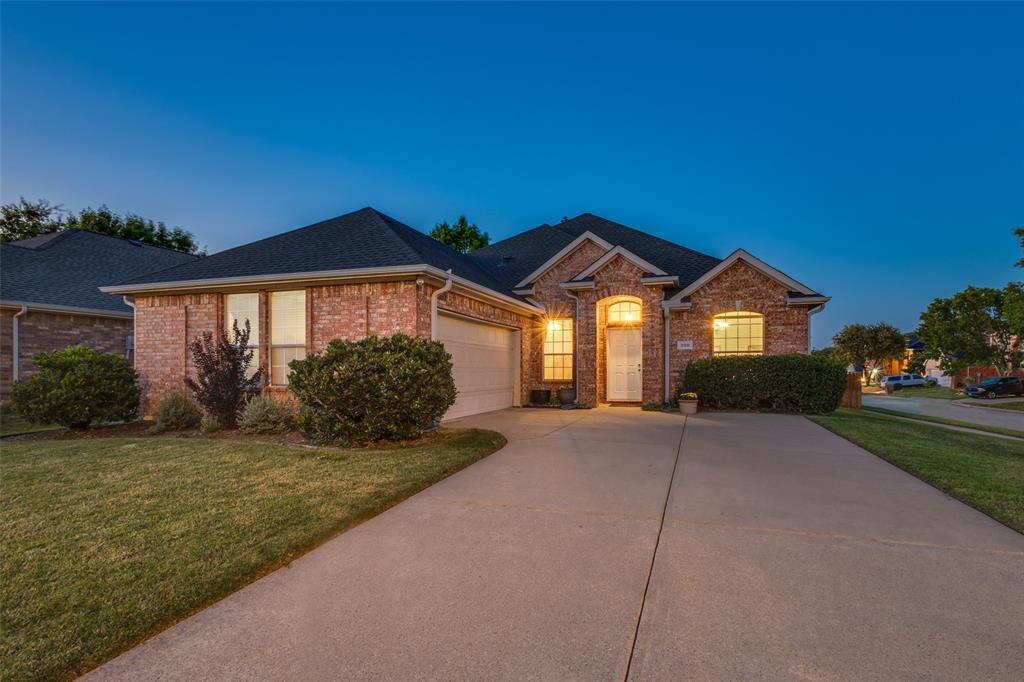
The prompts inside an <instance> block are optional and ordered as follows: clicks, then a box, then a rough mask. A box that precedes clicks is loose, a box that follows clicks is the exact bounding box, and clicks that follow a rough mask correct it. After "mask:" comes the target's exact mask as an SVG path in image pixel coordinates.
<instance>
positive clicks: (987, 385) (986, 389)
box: [964, 377, 1024, 398]
mask: <svg viewBox="0 0 1024 682" xmlns="http://www.w3.org/2000/svg"><path fill="white" fill-rule="evenodd" d="M964 393H965V394H967V395H969V396H971V397H972V398H998V397H1000V396H1004V395H1024V383H1021V380H1020V378H1019V377H992V378H991V379H985V380H984V381H982V382H981V383H980V384H974V385H973V386H968V387H967V388H965V389H964Z"/></svg>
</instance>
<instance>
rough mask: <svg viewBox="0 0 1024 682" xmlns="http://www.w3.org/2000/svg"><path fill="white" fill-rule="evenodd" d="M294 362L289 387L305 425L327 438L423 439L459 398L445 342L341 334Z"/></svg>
mask: <svg viewBox="0 0 1024 682" xmlns="http://www.w3.org/2000/svg"><path fill="white" fill-rule="evenodd" d="M290 367H291V370H292V374H291V379H290V381H289V388H290V389H291V391H292V393H294V394H295V395H296V396H298V397H299V400H301V401H302V412H301V414H300V416H299V426H300V427H301V428H302V430H303V432H305V433H307V434H308V435H310V436H312V437H313V438H314V439H316V440H317V441H320V442H327V443H335V444H338V445H368V444H371V443H375V442H377V441H383V440H405V439H410V438H417V437H418V436H419V435H420V434H422V433H423V430H424V429H426V428H428V427H430V426H431V425H433V424H435V423H436V422H437V421H438V420H440V419H441V417H443V416H444V413H445V412H447V411H448V408H449V407H451V406H452V405H453V404H454V403H455V395H456V391H455V380H454V379H453V377H452V359H451V355H449V354H448V352H447V351H445V349H444V345H443V344H442V343H440V342H439V341H427V340H424V339H417V338H412V337H410V336H406V335H405V334H395V335H394V336H389V337H377V336H370V337H368V338H365V339H362V340H360V341H343V340H341V339H335V340H334V341H331V342H330V343H329V344H328V345H327V348H326V349H325V350H324V352H323V353H318V354H313V355H310V356H308V357H306V358H305V359H304V360H293V361H292V362H291V364H290Z"/></svg>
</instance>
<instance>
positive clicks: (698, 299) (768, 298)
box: [645, 261, 809, 389]
mask: <svg viewBox="0 0 1024 682" xmlns="http://www.w3.org/2000/svg"><path fill="white" fill-rule="evenodd" d="M788 293H789V292H788V291H787V290H786V288H785V287H784V286H782V285H781V284H779V283H778V282H776V281H775V280H774V279H772V278H770V277H768V276H767V275H765V274H763V273H761V272H760V271H758V270H755V269H754V268H752V267H751V266H749V265H747V264H746V263H744V262H743V261H737V262H736V263H734V264H733V265H732V266H731V267H730V268H729V269H727V270H725V271H724V272H722V273H721V274H720V275H718V277H715V278H714V279H713V280H711V281H710V282H708V283H707V284H705V285H704V286H703V287H701V288H700V289H698V290H697V291H695V292H694V293H693V295H692V296H691V297H690V302H691V307H690V309H689V310H673V311H672V312H671V317H670V322H669V382H670V388H673V389H674V388H675V385H676V384H677V383H678V382H679V378H680V376H681V374H682V372H683V370H684V369H686V365H687V364H688V363H689V362H690V360H693V359H694V358H704V357H709V356H710V355H711V353H712V343H713V331H712V318H713V317H714V316H715V315H717V314H719V313H724V312H730V311H736V310H745V311H751V312H756V313H761V314H762V315H764V344H765V348H764V352H765V354H766V355H780V354H784V353H806V352H807V350H808V348H807V344H808V325H809V318H808V315H807V312H808V311H807V308H805V307H788V306H787V305H786V299H787V297H788ZM683 340H685V341H692V342H693V350H679V349H678V348H677V344H676V342H677V341H683ZM645 360H646V357H645Z"/></svg>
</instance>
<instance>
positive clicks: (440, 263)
mask: <svg viewBox="0 0 1024 682" xmlns="http://www.w3.org/2000/svg"><path fill="white" fill-rule="evenodd" d="M421 264H427V265H433V266H434V267H437V268H440V269H442V270H448V269H451V270H452V272H453V273H455V274H456V275H459V276H460V277H464V278H466V279H468V280H470V281H473V282H476V283H477V284H482V285H483V286H486V287H488V288H491V289H494V290H495V291H501V290H502V287H501V285H500V283H498V282H497V281H495V280H494V279H493V278H492V277H491V276H489V275H488V274H487V273H485V272H484V271H483V270H482V269H481V268H480V266H479V265H477V264H476V263H475V262H474V261H472V260H470V259H469V258H468V257H466V256H465V255H463V254H461V253H458V252H456V251H454V250H452V249H450V248H448V247H447V246H445V245H444V244H442V243H441V242H439V241H437V240H436V239H433V238H432V237H429V236H427V235H425V234H423V233H422V232H419V231H417V230H414V229H413V228H411V227H409V226H408V225H404V224H402V223H400V222H399V221H397V220H395V219H394V218H391V217H388V216H386V215H384V214H383V213H380V212H379V211H377V210H375V209H373V208H364V209H361V210H359V211H355V212H353V213H347V214H345V215H342V216H338V217H337V218H331V219H330V220H325V221H323V222H320V223H315V224H313V225H308V226H306V227H301V228H299V229H297V230H292V231H290V232H285V233H283V234H278V235H275V236H273V237H267V238H266V239H261V240H259V241H256V242H252V243H250V244H244V245H242V246H238V247H235V248H233V249H228V250H227V251H221V252H220V253H215V254H213V255H212V256H207V257H206V258H203V259H202V260H198V261H195V262H193V263H185V264H184V265H180V266H178V267H175V268H171V269H169V270H164V271H162V272H159V273H153V274H149V275H143V276H139V277H134V278H129V279H125V280H122V281H120V282H116V281H112V282H107V284H115V283H119V284H124V285H130V284H151V283H155V282H184V281H188V280H201V279H219V278H223V277H256V276H261V275H284V274H291V273H305V272H322V271H328V270H350V269H355V268H377V267H389V266H400V265H421Z"/></svg>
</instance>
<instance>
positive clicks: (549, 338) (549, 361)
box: [544, 319, 572, 381]
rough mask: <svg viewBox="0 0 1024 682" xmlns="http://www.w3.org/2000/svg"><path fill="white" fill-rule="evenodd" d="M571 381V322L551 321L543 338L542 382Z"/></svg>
mask: <svg viewBox="0 0 1024 682" xmlns="http://www.w3.org/2000/svg"><path fill="white" fill-rule="evenodd" d="M570 379H572V320H571V319H564V320H551V321H549V322H548V327H547V335H546V336H545V337H544V380H545V381H548V380H552V381H564V380H570Z"/></svg>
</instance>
